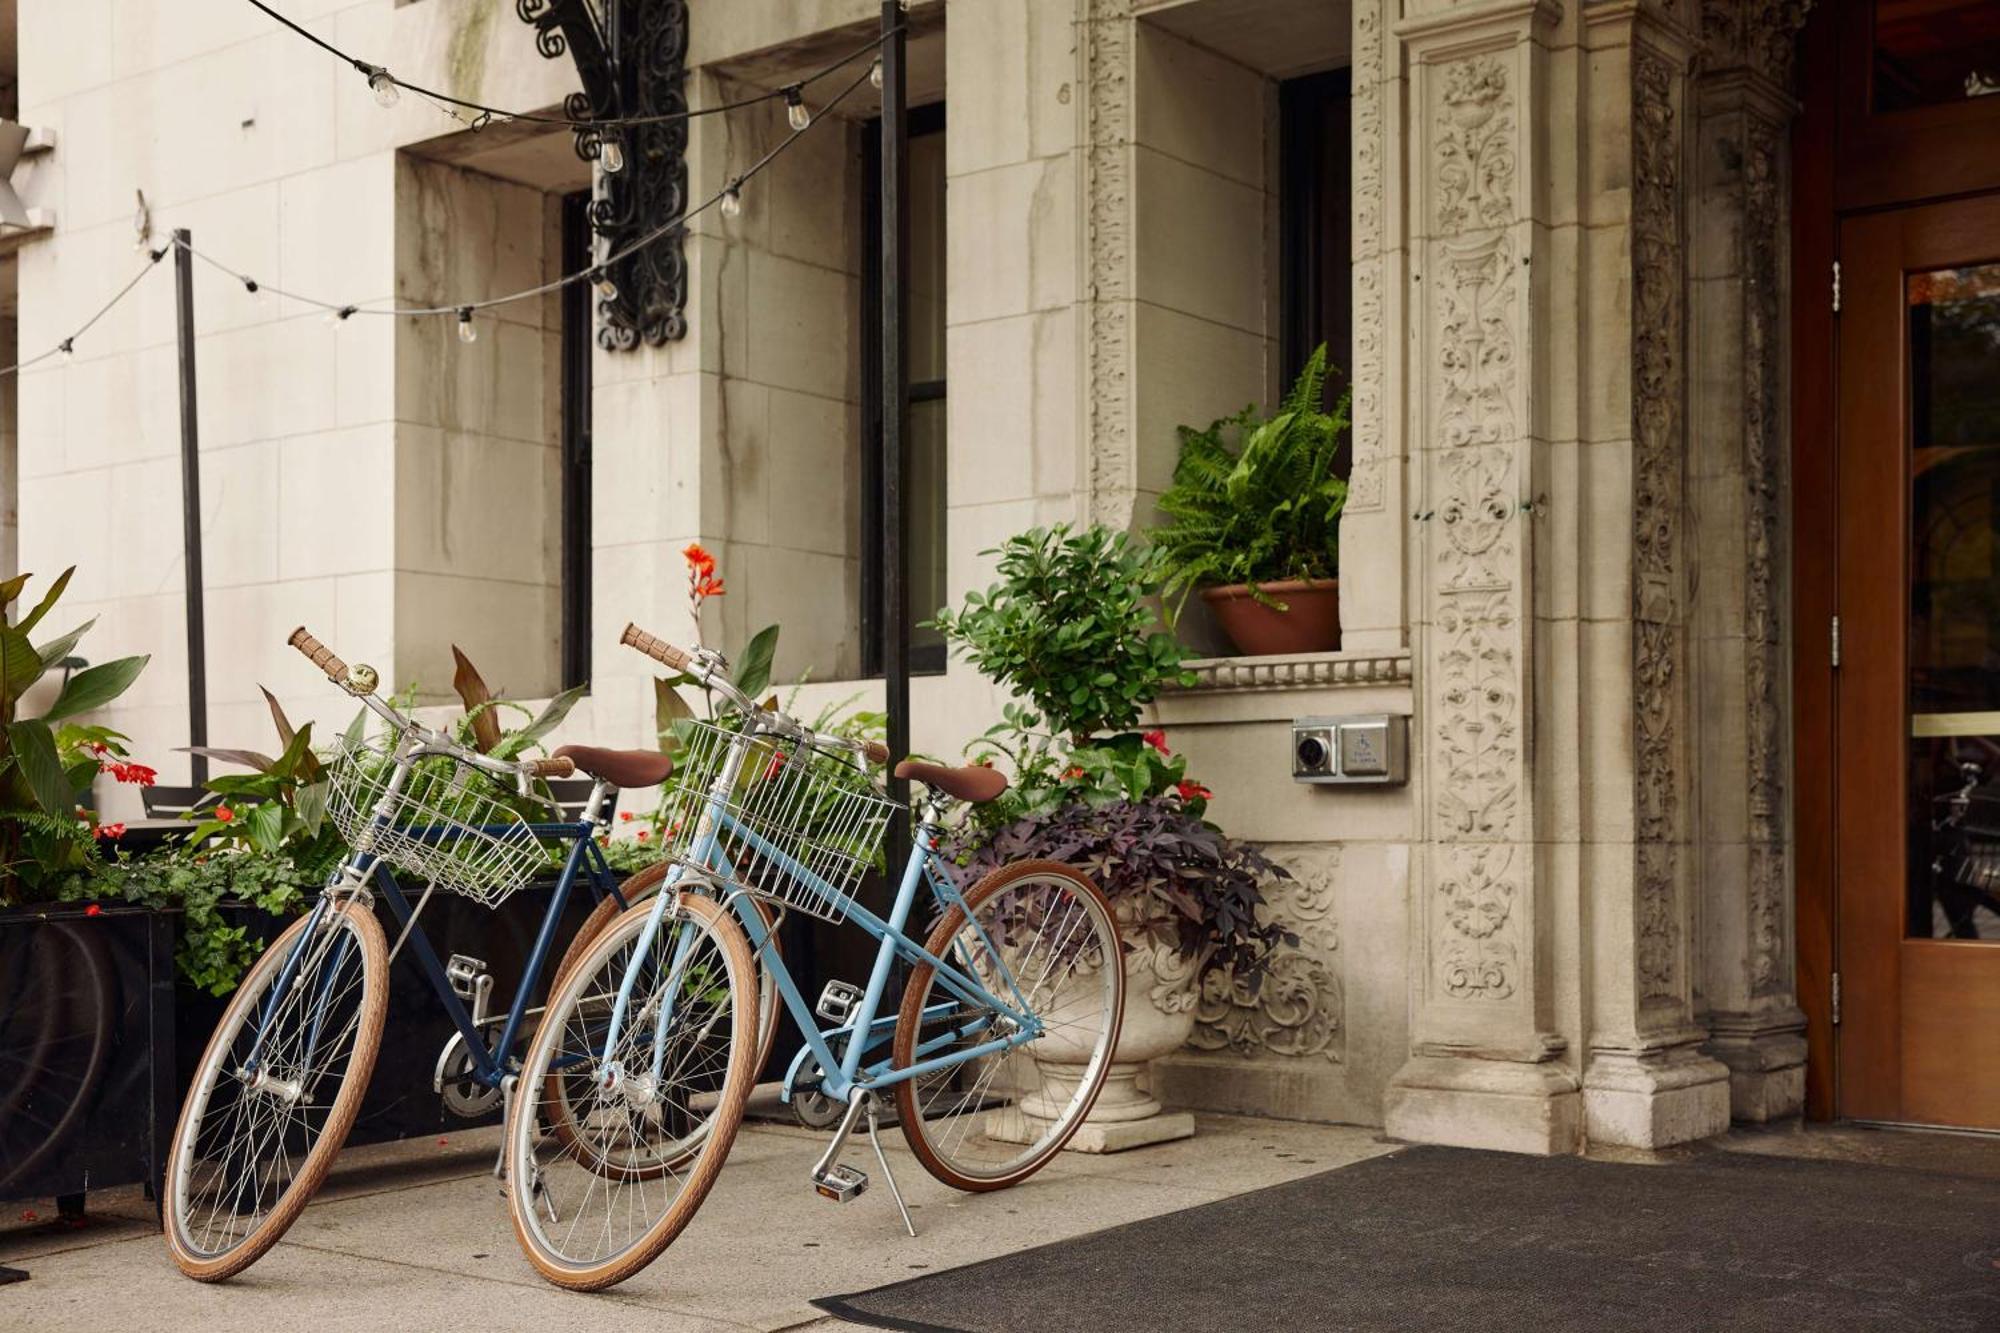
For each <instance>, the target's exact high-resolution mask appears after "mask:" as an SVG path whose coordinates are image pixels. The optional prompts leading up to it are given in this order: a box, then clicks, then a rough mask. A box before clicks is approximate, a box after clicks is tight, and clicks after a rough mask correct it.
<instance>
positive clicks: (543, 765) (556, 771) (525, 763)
mask: <svg viewBox="0 0 2000 1333" xmlns="http://www.w3.org/2000/svg"><path fill="white" fill-rule="evenodd" d="M521 771H522V772H523V773H526V774H527V775H528V776H529V777H531V778H567V777H571V776H573V775H574V774H575V773H576V762H575V761H574V760H572V759H569V758H567V757H564V756H561V755H558V756H556V757H555V758H553V759H524V760H522V761H521Z"/></svg>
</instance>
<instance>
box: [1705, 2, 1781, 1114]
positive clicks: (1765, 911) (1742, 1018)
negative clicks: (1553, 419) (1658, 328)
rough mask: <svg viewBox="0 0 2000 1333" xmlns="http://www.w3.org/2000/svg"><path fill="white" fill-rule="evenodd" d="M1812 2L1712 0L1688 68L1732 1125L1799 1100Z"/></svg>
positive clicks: (1718, 1023) (1712, 890) (1719, 935)
mask: <svg viewBox="0 0 2000 1333" xmlns="http://www.w3.org/2000/svg"><path fill="white" fill-rule="evenodd" d="M1804 8H1805V6H1804V3H1803V0H1790V2H1789V3H1787V2H1785V0H1764V2H1763V3H1757V4H1750V3H1743V2H1742V0H1708V3H1706V4H1705V5H1704V6H1703V10H1702V34H1701V37H1702V56H1703V59H1702V70H1701V73H1700V76H1699V77H1698V78H1697V79H1696V81H1695V89H1694V102H1695V108H1694V133H1693V141H1694V142H1693V155H1692V167H1691V173H1692V184H1693V189H1694V196H1695V206H1694V215H1693V216H1694V226H1693V228H1692V234H1691V238H1690V263H1691V274H1692V283H1691V288H1690V297H1689V299H1690V309H1689V316H1690V318H1689V333H1690V349H1689V350H1690V354H1691V357H1692V364H1693V367H1694V379H1693V383H1692V402H1691V419H1692V421H1693V424H1694V430H1693V433H1692V436H1691V440H1690V444H1691V478H1692V483H1693V487H1694V497H1693V498H1694V502H1695V503H1694V515H1695V524H1694V543H1695V548H1696V550H1697V552H1698V553H1699V563H1700V569H1701V579H1700V581H1699V584H1698V586H1697V591H1696V596H1695V599H1694V635H1695V658H1694V671H1695V681H1694V685H1695V698H1696V700H1697V701H1698V702H1699V704H1700V707H1699V708H1698V709H1697V711H1696V716H1697V718H1698V720H1699V721H1698V727H1697V732H1696V737H1697V749H1698V753H1699V755H1700V757H1701V765H1700V769H1699V775H1698V782H1699V791H1698V793H1697V805H1698V809H1699V827H1698V834H1697V837H1698V845H1699V848H1700V852H1701V870H1702V876H1701V882H1702V896H1701V905H1702V924H1703V938H1702V944H1703V949H1702V971H1701V975H1700V977H1699V978H1698V981H1699V985H1700V987H1701V991H1702V996H1701V998H1702V1000H1703V1002H1704V1005H1705V1007H1706V1010H1707V1014H1706V1017H1707V1023H1708V1027H1709V1033H1710V1036H1709V1043H1708V1050H1709V1053H1710V1054H1712V1055H1714V1056H1715V1057H1716V1058H1717V1059H1719V1060H1721V1061H1722V1062H1723V1063H1724V1064H1726V1065H1727V1066H1729V1070H1730V1080H1729V1082H1730V1109H1731V1112H1732V1114H1733V1115H1734V1116H1735V1117H1736V1118H1737V1119H1739V1120H1750V1121H1760V1122H1761V1121H1767V1120H1773V1119H1778V1118H1782V1117H1786V1116H1791V1115H1796V1114H1797V1113H1798V1112H1799V1110H1800V1108H1801V1107H1802V1105H1803V1103H1804V1096H1805V1059H1806V1045H1805V1038H1804V1036H1803V1035H1802V1034H1803V1030H1804V1026H1805V1017H1804V1015H1803V1014H1801V1013H1800V1012H1799V1008H1798V1005H1797V1003H1796V1000H1795V995H1794V979H1793V967H1792V955H1793V950H1792V942H1791V941H1792V936H1791V930H1790V926H1791V921H1792V895H1791V884H1790V874H1789V869H1788V867H1789V864H1790V860H1791V858H1790V855H1789V850H1790V845H1791V834H1790V829H1789V827H1788V819H1787V815H1788V812H1789V809H1790V802H1789V801H1788V799H1787V796H1786V793H1787V786H1788V784H1787V780H1786V779H1787V757H1788V756H1789V754H1790V753H1791V745H1790V733H1789V728H1788V726H1787V724H1786V709H1785V699H1786V693H1787V691H1786V685H1785V682H1786V681H1787V679H1788V678H1789V676H1790V670H1789V664H1788V661H1787V650H1786V642H1785V634H1784V630H1785V627H1786V625H1787V623H1788V618H1787V613H1786V609H1785V608H1786V607H1787V605H1788V604H1789V600H1790V599H1789V598H1788V596H1787V595H1786V589H1785V579H1784V571H1785V569H1786V568H1787V567H1788V565H1789V560H1788V558H1787V556H1786V551H1787V549H1788V548H1789V545H1790V543H1789V539H1788V532H1787V525H1786V523H1785V504H1784V500H1783V497H1784V496H1785V495H1787V494H1788V493H1789V489H1790V488H1789V486H1788V484H1787V481H1786V472H1787V467H1786V462H1787V459H1788V457H1789V455H1790V448H1789V446H1788V435H1789V432H1788V430H1787V428H1786V420H1785V406H1784V405H1785V403H1786V401H1787V398H1788V394H1787V392H1786V376H1785V367H1786V365H1787V361H1788V358H1787V357H1786V356H1785V355H1784V351H1783V349H1784V339H1785V333H1784V331H1785V329H1786V328H1787V327H1788V323H1787V318H1786V304H1787V302H1786V291H1785V286H1786V284H1785V275H1786V274H1787V273H1788V272H1789V271H1790V267H1791V264H1790V260H1789V257H1788V254H1787V245H1786V238H1787V237H1788V235H1789V233H1790V190H1789V180H1788V177H1787V172H1786V166H1787V162H1788V160H1789V156H1790V154H1789V150H1788V147H1787V134H1788V129H1789V125H1790V121H1791V117H1792V114H1793V110H1794V106H1793V103H1792V100H1791V98H1790V96H1789V94H1788V92H1787V86H1788V84H1789V81H1790V67H1791V53H1792V41H1793V37H1794V35H1795V34H1796V32H1797V30H1798V25H1799V22H1800V21H1801V19H1802V18H1803V17H1804Z"/></svg>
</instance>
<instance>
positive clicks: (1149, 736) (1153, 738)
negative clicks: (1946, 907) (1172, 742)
mask: <svg viewBox="0 0 2000 1333" xmlns="http://www.w3.org/2000/svg"><path fill="white" fill-rule="evenodd" d="M1139 739H1140V740H1142V741H1144V742H1146V744H1148V745H1150V746H1152V747H1153V748H1154V749H1155V750H1158V751H1159V752H1160V753H1161V754H1172V753H1173V751H1171V750H1169V749H1168V748H1167V733H1166V732H1164V731H1149V732H1147V733H1146V734H1145V735H1143V736H1141V737H1140V738H1139Z"/></svg>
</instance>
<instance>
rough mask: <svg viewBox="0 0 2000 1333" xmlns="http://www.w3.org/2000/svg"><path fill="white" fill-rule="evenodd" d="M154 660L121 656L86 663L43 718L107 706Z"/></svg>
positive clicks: (70, 714)
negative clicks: (116, 658)
mask: <svg viewBox="0 0 2000 1333" xmlns="http://www.w3.org/2000/svg"><path fill="white" fill-rule="evenodd" d="M151 660H152V659H151V657H150V656H141V657H121V658H119V659H118V660H117V661H115V662H106V663H104V664H103V665H101V666H94V667H86V668H85V669H84V670H82V671H79V672H77V673H76V674H75V675H74V676H71V677H70V678H69V683H68V684H67V685H65V686H63V691H62V693H61V694H59V695H57V696H56V701H55V702H54V703H52V704H50V705H49V709H48V711H47V712H46V713H43V714H42V720H43V721H44V722H54V721H55V720H56V719H58V718H64V717H74V716H76V715H77V714H78V713H88V712H90V711H92V710H93V709H97V708H102V707H104V705H106V704H108V703H110V702H111V701H112V700H113V699H116V698H117V697H118V696H119V695H121V694H123V693H125V691H126V690H128V689H130V688H131V685H132V682H133V681H135V680H137V679H139V673H140V672H141V671H144V670H145V669H146V663H147V662H149V661H151Z"/></svg>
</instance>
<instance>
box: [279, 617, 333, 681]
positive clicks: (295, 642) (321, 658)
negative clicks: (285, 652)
mask: <svg viewBox="0 0 2000 1333" xmlns="http://www.w3.org/2000/svg"><path fill="white" fill-rule="evenodd" d="M285 642H286V643H288V644H290V645H291V646H292V647H294V648H296V649H298V650H299V651H300V652H301V653H303V654H305V656H306V659H307V660H308V661H310V662H311V663H312V664H313V665H314V666H316V667H318V668H319V669H320V670H321V671H324V672H325V673H326V678H327V679H328V680H330V681H332V682H333V683H334V684H336V685H345V684H347V663H345V662H343V661H341V660H340V659H339V658H338V657H335V656H334V655H333V649H331V648H329V647H327V646H326V645H325V644H323V643H321V642H320V641H319V640H318V639H315V638H314V637H313V636H312V635H311V634H309V633H307V632H306V627H305V626H304V625H301V626H299V627H298V628H297V629H295V630H293V631H292V633H291V637H290V638H288V639H286V640H285Z"/></svg>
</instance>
